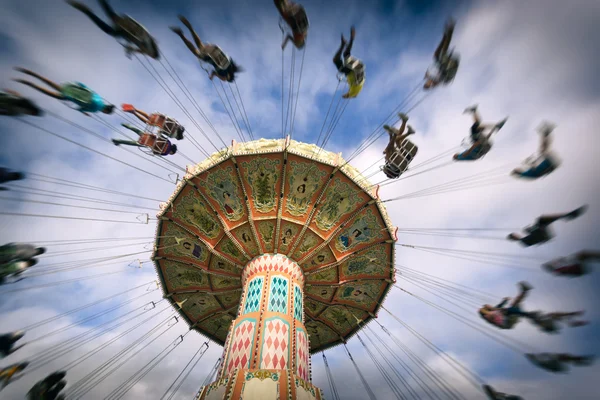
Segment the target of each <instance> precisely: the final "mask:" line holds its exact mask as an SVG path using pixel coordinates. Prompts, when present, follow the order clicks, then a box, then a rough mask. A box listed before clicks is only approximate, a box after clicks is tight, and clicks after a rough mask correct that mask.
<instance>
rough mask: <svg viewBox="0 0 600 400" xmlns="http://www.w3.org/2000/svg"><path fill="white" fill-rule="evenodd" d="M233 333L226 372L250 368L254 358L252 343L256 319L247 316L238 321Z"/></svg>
mask: <svg viewBox="0 0 600 400" xmlns="http://www.w3.org/2000/svg"><path fill="white" fill-rule="evenodd" d="M231 334H232V335H233V336H232V339H231V344H230V348H229V355H228V356H227V366H226V374H230V373H231V372H233V371H234V370H236V369H242V368H249V367H250V360H251V359H252V345H253V344H254V341H255V339H256V338H255V336H256V319H254V318H246V319H243V320H241V321H240V322H238V323H237V324H236V325H235V326H234V328H233V330H232V332H231Z"/></svg>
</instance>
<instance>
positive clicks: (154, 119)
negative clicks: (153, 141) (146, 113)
mask: <svg viewBox="0 0 600 400" xmlns="http://www.w3.org/2000/svg"><path fill="white" fill-rule="evenodd" d="M166 119H167V117H165V116H164V115H163V114H160V113H153V114H151V115H150V118H148V125H152V126H157V127H159V128H162V127H163V125H164V123H165V120H166Z"/></svg>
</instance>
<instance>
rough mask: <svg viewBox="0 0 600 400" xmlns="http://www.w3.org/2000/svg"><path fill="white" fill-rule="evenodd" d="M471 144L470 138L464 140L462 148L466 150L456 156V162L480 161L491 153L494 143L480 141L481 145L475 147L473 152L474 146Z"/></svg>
mask: <svg viewBox="0 0 600 400" xmlns="http://www.w3.org/2000/svg"><path fill="white" fill-rule="evenodd" d="M470 142H471V139H470V138H465V139H463V141H462V146H463V147H465V149H464V150H463V151H462V152H460V153H458V154H456V155H455V156H454V160H455V161H475V160H479V159H480V158H483V157H484V156H485V155H486V154H487V153H489V151H490V150H491V149H492V142H491V140H489V139H487V140H486V139H484V138H481V139H479V141H478V142H479V143H478V144H477V145H476V146H475V148H474V149H473V150H471V147H473V145H470V144H469V143H470Z"/></svg>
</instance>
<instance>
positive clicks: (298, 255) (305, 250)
mask: <svg viewBox="0 0 600 400" xmlns="http://www.w3.org/2000/svg"><path fill="white" fill-rule="evenodd" d="M321 243H323V239H321V238H320V237H319V236H318V235H317V234H316V233H314V232H313V231H311V230H307V231H306V232H305V233H304V236H302V238H301V239H300V244H299V245H298V246H296V249H295V250H294V255H293V256H292V258H293V259H294V260H302V259H303V258H304V257H306V256H307V255H308V254H309V253H310V252H311V251H313V250H314V249H315V247H317V246H319V245H320V244H321Z"/></svg>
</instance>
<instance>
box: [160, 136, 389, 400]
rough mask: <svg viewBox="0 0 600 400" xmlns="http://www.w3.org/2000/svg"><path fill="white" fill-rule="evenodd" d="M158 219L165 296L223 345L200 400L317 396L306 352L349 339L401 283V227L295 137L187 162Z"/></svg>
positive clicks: (351, 171) (366, 191) (335, 161)
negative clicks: (397, 258)
mask: <svg viewBox="0 0 600 400" xmlns="http://www.w3.org/2000/svg"><path fill="white" fill-rule="evenodd" d="M157 218H158V219H159V223H158V226H157V234H156V244H155V251H154V254H153V259H154V262H155V265H156V268H157V272H158V275H159V278H160V280H161V286H162V288H163V290H164V293H165V297H166V298H167V299H169V301H170V302H171V304H173V307H175V309H176V310H177V311H178V312H179V314H180V315H181V316H182V317H183V318H184V319H185V321H186V322H187V323H188V324H189V325H190V327H191V328H192V329H194V330H196V331H198V332H199V333H201V334H202V335H203V336H205V337H207V338H209V339H211V340H213V341H214V342H215V343H218V344H219V345H223V346H224V352H223V357H222V359H221V360H222V361H221V367H220V370H219V373H218V378H219V379H218V380H217V381H216V382H213V383H211V384H209V385H207V386H205V387H203V388H202V389H201V390H200V392H199V393H198V396H197V397H198V398H199V399H201V400H217V399H218V400H223V399H227V400H237V399H242V398H243V399H244V400H255V399H256V400H275V399H290V400H292V399H302V400H309V399H311V400H312V399H316V400H319V399H320V398H321V394H320V390H319V389H318V388H315V387H314V386H313V385H312V384H311V383H310V379H311V376H310V361H309V360H310V353H315V352H317V351H323V350H326V349H328V348H331V347H333V346H335V345H337V344H339V343H343V342H345V341H346V340H348V339H349V338H350V337H352V335H353V334H354V333H355V332H357V331H358V330H360V329H361V327H362V325H363V324H364V323H366V322H368V321H369V320H370V319H371V318H373V317H374V316H375V315H376V314H377V311H378V308H379V305H380V304H381V302H382V301H383V299H384V298H385V295H386V293H387V292H388V290H389V288H390V287H391V285H392V282H393V280H394V276H395V271H394V242H395V240H396V235H395V232H396V230H395V229H394V228H393V226H392V225H391V221H390V219H389V217H388V215H387V212H386V210H385V206H384V205H383V203H382V202H381V201H380V199H379V196H378V189H377V186H376V185H375V186H374V185H371V184H370V183H369V181H368V180H367V179H366V178H365V177H364V176H362V175H361V174H360V172H359V171H358V170H356V169H355V168H354V167H352V166H351V165H350V164H349V163H348V162H347V161H346V160H344V159H343V158H342V157H341V154H335V153H331V152H328V151H326V150H323V149H321V148H319V147H317V146H315V145H312V144H307V143H301V142H297V141H294V140H291V139H290V138H286V139H276V140H267V139H260V140H256V141H252V142H247V143H236V142H234V143H232V146H231V147H228V148H227V149H223V150H222V151H220V152H218V153H214V154H213V155H211V156H210V157H209V158H207V159H206V160H204V161H202V162H201V163H199V164H197V165H193V166H188V168H187V173H186V175H185V177H184V178H183V179H182V180H181V182H179V183H178V184H177V188H176V189H175V191H174V193H173V195H172V196H171V197H170V198H169V200H168V201H167V202H165V203H163V204H161V211H160V212H159V213H158V214H157ZM309 334H310V342H309V340H308V338H309V336H308V335H309Z"/></svg>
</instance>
